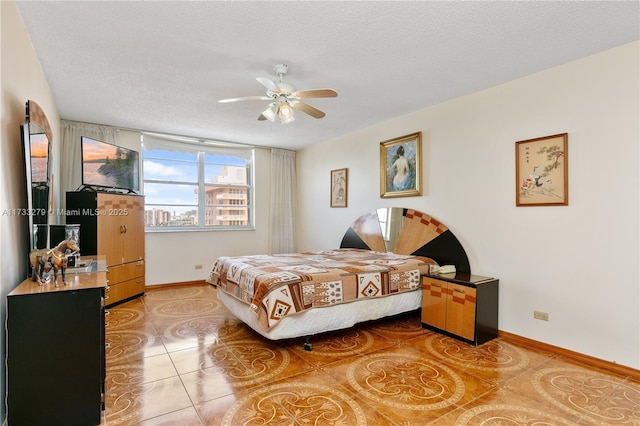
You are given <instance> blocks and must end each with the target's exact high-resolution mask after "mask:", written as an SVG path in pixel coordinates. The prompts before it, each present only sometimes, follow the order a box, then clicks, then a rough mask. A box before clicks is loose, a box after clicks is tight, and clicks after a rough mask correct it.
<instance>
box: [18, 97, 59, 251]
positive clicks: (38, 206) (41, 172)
mask: <svg viewBox="0 0 640 426" xmlns="http://www.w3.org/2000/svg"><path fill="white" fill-rule="evenodd" d="M21 136H22V147H23V155H24V164H25V181H26V190H27V211H26V212H25V213H26V216H27V217H28V226H29V235H30V238H29V240H30V247H29V250H33V249H36V248H38V249H41V248H46V247H48V241H47V235H48V219H49V197H50V169H51V167H50V164H51V143H52V141H53V134H52V132H51V126H50V125H49V121H48V120H47V117H46V115H45V114H44V112H43V111H42V108H40V106H39V105H38V104H37V103H35V102H34V101H31V100H29V101H27V104H26V123H24V124H23V125H22V126H21Z"/></svg>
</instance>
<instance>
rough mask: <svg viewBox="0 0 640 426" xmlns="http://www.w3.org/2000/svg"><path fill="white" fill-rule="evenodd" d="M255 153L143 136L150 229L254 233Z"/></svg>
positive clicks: (237, 147) (236, 147)
mask: <svg viewBox="0 0 640 426" xmlns="http://www.w3.org/2000/svg"><path fill="white" fill-rule="evenodd" d="M253 158H254V152H253V149H252V148H248V147H244V146H241V145H232V144H228V143H222V142H214V141H207V142H200V141H196V140H192V139H188V138H172V137H165V136H161V135H157V134H151V133H143V135H142V175H143V182H144V194H145V227H146V229H147V230H187V229H189V230H190V229H253V217H254V202H253V199H254V196H253Z"/></svg>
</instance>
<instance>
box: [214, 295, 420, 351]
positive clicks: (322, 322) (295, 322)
mask: <svg viewBox="0 0 640 426" xmlns="http://www.w3.org/2000/svg"><path fill="white" fill-rule="evenodd" d="M217 295H218V300H220V302H222V304H223V305H224V306H226V307H227V309H229V311H231V313H232V314H233V315H234V316H236V317H237V318H238V319H240V320H241V321H242V322H244V323H245V324H247V325H248V326H249V327H251V328H252V329H253V330H255V331H256V332H257V333H259V334H261V335H262V336H264V337H266V338H267V339H270V340H280V339H290V338H294V337H304V336H311V335H314V334H318V333H323V332H326V331H334V330H341V329H344V328H349V327H352V326H353V325H355V324H357V323H360V322H364V321H370V320H375V319H379V318H383V317H387V316H392V315H397V314H401V313H403V312H409V311H412V310H416V309H418V308H420V306H421V304H422V291H421V289H419V288H418V289H416V290H413V291H407V292H403V293H398V294H392V295H388V296H384V297H379V298H371V299H363V300H356V301H353V302H349V303H342V304H339V305H332V306H326V307H321V308H314V309H309V310H306V311H302V312H298V313H296V314H292V315H287V316H285V317H284V318H282V319H281V320H280V322H279V323H278V325H276V326H275V327H272V328H271V329H269V330H265V329H264V328H263V327H262V326H261V325H260V323H259V322H258V318H257V317H256V316H255V314H254V313H253V312H251V311H250V310H249V309H247V304H246V303H243V302H241V301H240V300H238V299H236V298H235V297H233V296H231V295H229V294H227V293H225V292H224V291H217Z"/></svg>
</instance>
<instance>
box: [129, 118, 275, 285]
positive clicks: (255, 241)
mask: <svg viewBox="0 0 640 426" xmlns="http://www.w3.org/2000/svg"><path fill="white" fill-rule="evenodd" d="M117 144H118V145H121V146H124V147H126V148H131V149H135V150H136V151H140V150H141V147H140V132H135V131H123V130H121V131H119V132H118V136H117ZM255 163H256V164H255V170H254V172H255V185H256V187H255V189H256V191H255V193H256V200H255V207H256V212H257V213H256V218H255V230H251V231H184V232H162V231H153V232H147V233H146V234H145V251H146V252H145V263H146V265H145V266H146V269H145V273H146V276H145V281H146V285H148V286H151V285H158V284H171V283H181V282H189V281H198V280H204V279H206V278H207V277H208V275H209V272H210V271H211V267H212V266H213V263H214V262H215V260H216V259H217V258H218V257H220V256H240V255H246V254H262V253H267V252H268V250H269V229H268V228H269V196H270V192H271V188H270V176H271V151H270V150H268V149H264V148H257V149H256V152H255ZM196 265H200V266H202V268H201V269H196Z"/></svg>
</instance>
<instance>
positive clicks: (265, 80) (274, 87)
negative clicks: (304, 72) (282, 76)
mask: <svg viewBox="0 0 640 426" xmlns="http://www.w3.org/2000/svg"><path fill="white" fill-rule="evenodd" d="M256 80H258V82H259V83H260V84H262V85H263V86H264V87H266V88H267V90H271V91H272V92H274V93H280V92H281V91H282V90H281V89H280V87H279V86H278V85H277V84H276V83H274V82H273V81H271V80H269V79H268V78H265V77H258V78H256Z"/></svg>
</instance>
